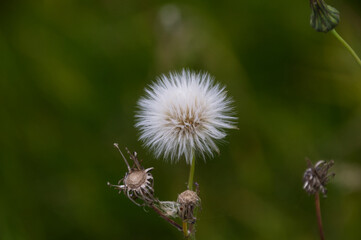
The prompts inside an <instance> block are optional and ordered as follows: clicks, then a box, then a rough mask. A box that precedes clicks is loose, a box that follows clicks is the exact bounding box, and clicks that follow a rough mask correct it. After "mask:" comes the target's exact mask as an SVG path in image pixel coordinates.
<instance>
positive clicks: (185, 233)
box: [183, 221, 189, 238]
mask: <svg viewBox="0 0 361 240" xmlns="http://www.w3.org/2000/svg"><path fill="white" fill-rule="evenodd" d="M183 234H184V237H185V238H188V236H189V233H188V224H187V222H185V221H184V222H183Z"/></svg>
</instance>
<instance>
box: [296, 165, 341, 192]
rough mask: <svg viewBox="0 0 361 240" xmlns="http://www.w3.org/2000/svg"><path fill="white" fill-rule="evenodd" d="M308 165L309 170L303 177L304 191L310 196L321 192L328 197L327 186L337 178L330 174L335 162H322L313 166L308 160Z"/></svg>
mask: <svg viewBox="0 0 361 240" xmlns="http://www.w3.org/2000/svg"><path fill="white" fill-rule="evenodd" d="M307 164H308V168H307V169H306V171H305V173H304V175H303V182H304V184H303V189H305V191H306V192H307V193H308V194H315V193H317V192H321V193H322V194H323V195H324V196H325V197H326V194H327V189H326V184H327V183H328V182H329V181H330V179H331V178H332V177H334V176H335V173H328V170H329V169H330V168H331V167H332V166H333V164H334V161H333V160H331V161H328V162H326V161H323V160H321V161H318V162H317V163H316V164H315V166H313V165H312V163H311V161H310V160H308V159H307Z"/></svg>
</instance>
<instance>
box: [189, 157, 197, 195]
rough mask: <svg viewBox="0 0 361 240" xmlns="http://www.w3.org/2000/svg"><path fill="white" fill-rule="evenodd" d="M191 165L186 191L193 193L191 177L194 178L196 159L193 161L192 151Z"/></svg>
mask: <svg viewBox="0 0 361 240" xmlns="http://www.w3.org/2000/svg"><path fill="white" fill-rule="evenodd" d="M192 155H193V157H192V163H191V168H190V170H189V179H188V189H189V190H191V191H193V177H194V170H195V168H196V159H195V154H194V151H192Z"/></svg>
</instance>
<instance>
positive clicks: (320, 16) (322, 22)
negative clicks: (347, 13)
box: [310, 0, 340, 33]
mask: <svg viewBox="0 0 361 240" xmlns="http://www.w3.org/2000/svg"><path fill="white" fill-rule="evenodd" d="M310 6H311V9H312V12H311V21H310V24H311V27H313V28H314V29H315V30H316V31H317V32H325V33H326V32H328V31H331V30H332V29H334V28H335V27H336V26H337V25H338V23H339V21H340V13H339V11H338V10H337V9H336V8H334V7H331V6H330V5H327V4H326V3H325V2H324V1H323V0H310Z"/></svg>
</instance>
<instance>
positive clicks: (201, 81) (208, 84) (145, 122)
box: [135, 70, 236, 163]
mask: <svg viewBox="0 0 361 240" xmlns="http://www.w3.org/2000/svg"><path fill="white" fill-rule="evenodd" d="M231 103H232V101H231V100H230V99H229V98H228V97H227V95H226V91H225V88H224V87H221V86H220V85H219V84H215V83H214V81H213V77H211V76H210V75H209V74H208V73H196V72H192V71H188V70H183V71H182V72H179V73H177V72H175V73H169V75H162V76H161V77H160V78H159V79H158V80H157V81H156V82H154V83H153V84H151V85H150V86H149V88H148V89H146V96H145V97H142V98H141V99H140V100H139V102H138V108H139V110H138V113H137V115H136V125H135V126H136V127H137V128H138V129H139V130H140V140H142V141H143V142H144V144H145V146H146V147H149V148H150V149H152V150H153V151H154V153H155V155H156V157H164V158H165V159H170V160H171V161H178V160H179V159H181V158H183V157H184V158H185V159H186V161H187V163H191V161H192V155H193V151H194V152H195V154H198V155H201V156H202V157H203V158H204V157H205V155H210V156H213V153H214V152H219V149H218V147H217V145H216V141H217V140H220V139H223V138H224V137H225V136H226V133H225V131H224V130H225V129H230V128H236V127H235V125H234V124H235V123H234V121H235V119H236V118H235V117H234V116H233V114H232V107H231Z"/></svg>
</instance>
